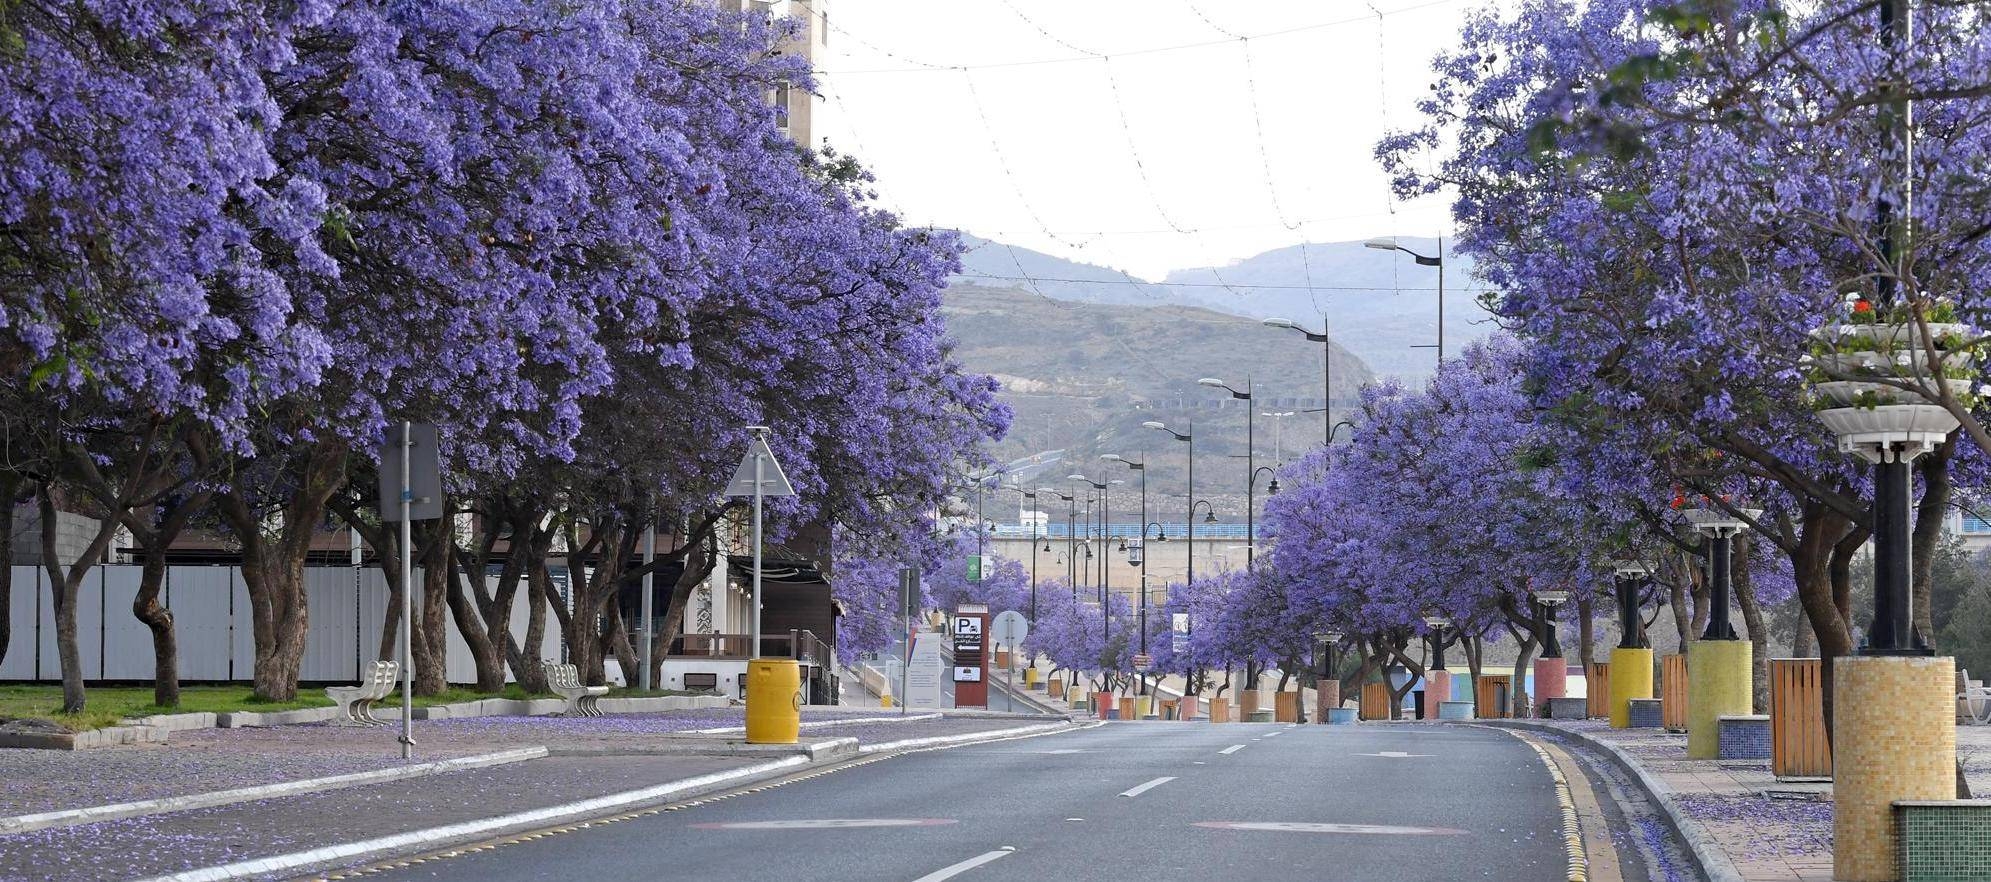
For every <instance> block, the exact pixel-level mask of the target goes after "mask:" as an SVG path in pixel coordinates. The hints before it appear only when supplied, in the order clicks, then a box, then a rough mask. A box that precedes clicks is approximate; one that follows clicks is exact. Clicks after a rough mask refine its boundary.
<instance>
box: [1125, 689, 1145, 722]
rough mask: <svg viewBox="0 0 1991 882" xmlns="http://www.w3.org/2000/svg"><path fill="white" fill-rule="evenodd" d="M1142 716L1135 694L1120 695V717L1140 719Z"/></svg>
mask: <svg viewBox="0 0 1991 882" xmlns="http://www.w3.org/2000/svg"><path fill="white" fill-rule="evenodd" d="M1140 718H1141V715H1140V713H1139V708H1138V702H1136V701H1135V699H1134V696H1131V695H1122V696H1120V719H1123V720H1138V719H1140Z"/></svg>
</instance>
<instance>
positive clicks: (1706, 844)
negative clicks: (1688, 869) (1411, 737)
mask: <svg viewBox="0 0 1991 882" xmlns="http://www.w3.org/2000/svg"><path fill="white" fill-rule="evenodd" d="M1471 722H1473V723H1477V724H1480V725H1487V726H1497V727H1500V728H1506V729H1526V730H1529V731H1533V732H1543V733H1548V734H1552V735H1561V736H1563V737H1565V738H1573V739H1576V740H1578V741H1581V742H1583V743H1584V744H1585V745H1587V746H1590V747H1593V748H1596V749H1598V750H1600V751H1602V752H1603V753H1604V755H1605V756H1608V757H1610V758H1611V761H1612V762H1614V763H1616V764H1617V765H1618V767H1619V768H1621V769H1623V770H1624V771H1625V773H1626V774H1628V775H1630V776H1631V777H1632V779H1633V780H1635V781H1637V782H1638V783H1639V786H1641V787H1644V788H1645V792H1646V793H1647V794H1649V795H1650V796H1651V797H1652V800H1653V802H1656V803H1658V804H1659V808H1660V810H1661V811H1664V812H1665V813H1666V820H1667V822H1668V823H1670V824H1672V826H1673V831H1674V832H1676V833H1678V834H1680V839H1681V841H1683V842H1685V843H1686V844H1687V850H1688V851H1689V852H1690V853H1692V854H1693V856H1694V862H1695V863H1696V864H1699V865H1700V870H1701V875H1702V876H1704V877H1706V878H1707V879H1708V882H1744V879H1743V878H1742V873H1741V872H1740V871H1738V870H1737V869H1735V862H1734V861H1732V860H1730V859H1729V857H1728V852H1726V851H1723V850H1722V847H1721V843H1719V842H1716V841H1715V838H1714V836H1713V834H1710V833H1709V832H1708V831H1707V828H1706V827H1703V826H1701V822H1699V821H1696V820H1694V819H1693V818H1692V817H1691V816H1689V815H1688V814H1687V812H1686V810H1685V809H1682V808H1681V807H1680V805H1679V803H1678V802H1677V801H1675V800H1674V798H1673V788H1671V787H1668V786H1666V785H1665V784H1664V783H1661V782H1660V780H1659V779H1658V778H1655V777H1653V776H1652V774H1651V773H1650V772H1647V771H1646V770H1645V766H1643V765H1641V764H1640V763H1639V761H1638V760H1636V759H1633V758H1632V756H1631V755H1630V754H1628V753H1625V751H1624V749H1623V748H1621V747H1619V746H1617V745H1615V744H1611V743H1609V742H1606V741H1600V740H1598V739H1596V738H1592V737H1590V736H1589V735H1586V734H1584V733H1582V732H1578V731H1576V730H1573V729H1564V728H1561V727H1559V726H1553V725H1550V724H1547V723H1536V722H1531V721H1527V720H1473V721H1471Z"/></svg>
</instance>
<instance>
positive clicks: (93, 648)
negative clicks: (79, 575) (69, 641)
mask: <svg viewBox="0 0 1991 882" xmlns="http://www.w3.org/2000/svg"><path fill="white" fill-rule="evenodd" d="M104 569H105V568H104V567H91V568H90V571H89V572H87V573H84V574H83V582H82V584H80V585H77V586H76V654H77V655H78V656H79V657H81V658H82V660H83V679H85V680H98V679H102V678H103V675H104V674H103V671H104V654H103V653H104ZM59 658H60V656H58V659H59Z"/></svg>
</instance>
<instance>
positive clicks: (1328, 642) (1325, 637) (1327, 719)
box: [1313, 628, 1342, 723]
mask: <svg viewBox="0 0 1991 882" xmlns="http://www.w3.org/2000/svg"><path fill="white" fill-rule="evenodd" d="M1341 637H1342V633H1341V631H1340V630H1339V629H1336V628H1328V629H1324V630H1320V631H1315V632H1314V634H1313V638H1314V647H1315V649H1314V656H1315V658H1317V659H1318V660H1319V664H1320V673H1319V674H1317V675H1315V677H1314V701H1315V702H1316V704H1317V705H1318V706H1317V707H1316V708H1314V710H1315V711H1316V712H1317V713H1316V714H1315V720H1316V721H1317V722H1320V723H1332V722H1334V713H1333V711H1334V710H1336V709H1337V708H1340V707H1341V673H1340V668H1338V667H1337V666H1336V665H1335V664H1334V647H1335V646H1337V645H1339V644H1340V643H1341Z"/></svg>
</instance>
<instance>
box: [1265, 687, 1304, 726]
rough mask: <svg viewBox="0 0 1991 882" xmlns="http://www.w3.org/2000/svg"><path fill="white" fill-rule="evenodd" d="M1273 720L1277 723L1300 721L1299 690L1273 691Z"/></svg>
mask: <svg viewBox="0 0 1991 882" xmlns="http://www.w3.org/2000/svg"><path fill="white" fill-rule="evenodd" d="M1272 721H1273V722H1275V723H1297V722H1299V721H1300V694H1299V693H1298V692H1274V693H1272Z"/></svg>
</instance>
